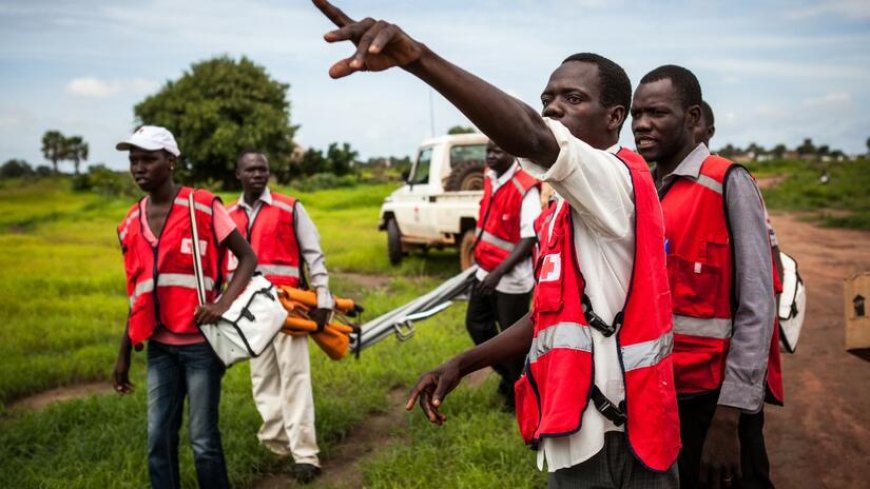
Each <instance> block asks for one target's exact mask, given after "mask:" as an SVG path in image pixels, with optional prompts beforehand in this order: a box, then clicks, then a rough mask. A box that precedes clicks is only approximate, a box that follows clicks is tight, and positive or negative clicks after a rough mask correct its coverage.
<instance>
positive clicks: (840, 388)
mask: <svg viewBox="0 0 870 489" xmlns="http://www.w3.org/2000/svg"><path fill="white" fill-rule="evenodd" d="M771 218H772V221H773V226H774V229H775V230H776V232H777V236H778V237H779V240H780V242H781V246H782V248H783V250H784V251H786V252H787V253H789V254H791V255H793V256H795V258H796V259H797V261H798V265H799V270H800V273H801V276H802V277H803V279H804V281H805V283H806V285H807V295H808V310H807V318H806V321H805V323H804V329H803V332H802V335H801V339H800V344H799V345H798V350H797V353H796V354H794V355H784V359H783V364H784V377H785V391H786V393H785V395H786V404H785V407H781V408H780V407H768V408H767V409H766V410H765V413H766V421H767V426H766V433H767V449H768V453H769V454H770V459H771V472H772V474H773V482H774V483H775V484H776V486H777V487H778V488H786V489H789V488H801V489H804V488H805V489H814V488H837V489H839V488H844V489H845V488H849V489H852V488H865V487H870V362H866V361H863V360H860V359H858V358H857V357H855V356H853V355H850V354H848V353H846V351H845V347H844V313H843V279H844V278H846V277H849V276H851V275H853V274H855V273H858V272H862V271H867V270H870V233H868V232H859V231H848V230H841V229H821V228H818V227H816V226H813V225H810V224H807V223H804V222H800V221H798V220H796V219H795V218H794V217H793V216H789V215H782V214H780V215H776V214H774V215H773V216H771Z"/></svg>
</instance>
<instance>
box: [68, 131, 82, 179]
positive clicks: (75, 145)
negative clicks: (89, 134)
mask: <svg viewBox="0 0 870 489" xmlns="http://www.w3.org/2000/svg"><path fill="white" fill-rule="evenodd" d="M64 156H65V158H64V159H67V160H72V162H73V165H74V168H75V174H76V175H78V174H79V165H80V164H81V162H82V161H85V160H87V159H88V143H86V142H85V140H84V139H83V138H82V137H81V136H72V137H69V138H66V140H65V141H64Z"/></svg>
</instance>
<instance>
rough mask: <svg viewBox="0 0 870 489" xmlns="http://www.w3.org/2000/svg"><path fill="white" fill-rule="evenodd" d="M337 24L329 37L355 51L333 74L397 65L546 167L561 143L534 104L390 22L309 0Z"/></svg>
mask: <svg viewBox="0 0 870 489" xmlns="http://www.w3.org/2000/svg"><path fill="white" fill-rule="evenodd" d="M312 1H313V2H314V4H315V5H316V6H317V8H318V9H320V11H321V12H323V14H324V15H326V17H328V18H329V20H331V21H332V22H333V23H334V24H335V25H336V26H337V27H338V29H336V30H334V31H331V32H328V33H327V34H326V35H325V36H324V39H326V41H327V42H331V43H332V42H340V41H351V42H352V43H354V44H355V45H356V51H355V52H354V54H353V56H351V57H349V58H345V59H342V60H339V61H338V62H336V63H335V64H333V65H332V67H331V68H330V69H329V75H330V76H331V77H333V78H341V77H345V76H348V75H352V74H353V73H356V72H358V71H383V70H386V69H389V68H393V67H397V66H398V67H401V68H403V69H404V70H406V71H408V72H410V73H412V74H414V75H415V76H417V77H418V78H420V79H421V80H423V81H424V82H426V83H427V84H428V85H430V86H431V87H432V88H434V89H435V90H437V91H438V92H439V93H441V95H443V96H444V97H445V98H446V99H447V100H449V101H450V102H451V103H452V104H453V105H454V106H456V108H458V109H459V110H460V111H461V112H462V113H463V114H465V116H466V117H468V119H469V120H471V122H473V123H474V124H475V125H476V126H477V127H478V128H479V129H480V130H481V131H482V132H483V133H484V134H486V135H487V136H489V138H490V139H492V140H493V141H494V142H495V143H496V144H497V145H498V146H499V147H501V148H502V149H504V150H505V151H506V152H508V153H510V154H513V155H514V156H517V157H520V158H528V159H530V160H532V161H533V162H535V163H537V164H539V165H541V166H544V167H547V168H549V167H550V165H552V164H553V162H555V161H556V157H558V156H559V145H558V144H557V143H556V139H555V138H554V137H553V135H552V133H551V132H550V129H549V128H547V126H546V125H545V124H544V122H543V120H542V118H541V116H540V115H539V114H538V112H537V111H536V110H534V109H533V108H531V107H529V106H528V105H526V104H525V103H523V102H521V101H520V100H518V99H516V98H514V97H512V96H510V95H508V94H506V93H505V92H503V91H501V90H499V89H498V88H496V87H494V86H493V85H490V84H489V83H487V82H486V81H484V80H482V79H480V78H478V77H476V76H474V75H473V74H471V73H469V72H467V71H465V70H463V69H462V68H459V67H458V66H456V65H454V64H452V63H450V62H449V61H447V60H445V59H443V58H441V57H440V56H438V55H437V54H435V53H434V52H433V51H431V50H430V49H429V48H428V47H426V45H424V44H423V43H420V42H418V41H416V40H414V39H413V38H411V36H409V35H408V34H406V33H405V32H404V31H402V29H401V28H399V27H398V26H396V25H394V24H390V23H387V22H384V21H383V20H378V21H375V20H374V19H371V18H365V19H363V20H361V21H354V20H353V19H351V18H350V17H348V16H347V15H346V14H345V13H344V12H342V11H341V10H340V9H338V8H337V7H335V6H333V5H332V4H330V3H329V2H328V1H326V0H312Z"/></svg>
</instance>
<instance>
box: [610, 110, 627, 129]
mask: <svg viewBox="0 0 870 489" xmlns="http://www.w3.org/2000/svg"><path fill="white" fill-rule="evenodd" d="M627 113H628V111H627V110H625V106H623V105H614V106H613V107H611V108H609V109H607V129H608V130H609V131H619V128H620V127H622V123H623V122H625V115H626V114H627Z"/></svg>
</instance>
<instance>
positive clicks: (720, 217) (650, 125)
mask: <svg viewBox="0 0 870 489" xmlns="http://www.w3.org/2000/svg"><path fill="white" fill-rule="evenodd" d="M631 115H632V131H633V132H634V137H635V141H636V143H637V148H638V151H639V152H640V153H641V154H642V155H643V156H644V158H646V159H647V161H651V162H655V164H656V167H655V171H654V176H655V181H656V186H657V188H658V192H659V196H660V198H661V202H662V210H663V211H664V215H665V229H666V238H667V242H666V243H667V250H668V251H667V253H668V273H669V278H670V285H671V293H672V296H673V315H674V355H673V357H674V374H675V378H676V388H677V393H678V395H679V406H680V424H681V435H682V441H683V451H682V453H681V454H680V460H679V469H680V482H681V486H682V487H684V488H695V487H706V486H708V485H709V486H711V487H720V485H721V486H724V487H741V488H761V487H765V488H766V487H772V484H771V483H770V480H769V478H768V472H769V464H768V461H767V454H766V451H765V447H764V437H763V431H762V428H763V425H764V414H763V411H762V407H763V403H764V397H765V390H766V386H767V379H768V375H767V374H768V359H769V356H770V352H771V341H772V335H773V331H774V330H773V320H774V290H773V278H772V269H773V265H772V261H771V255H770V242H769V240H768V232H767V227H766V224H765V214H764V205H763V201H762V199H761V195H760V193H759V191H758V189H757V187H756V186H755V182H754V180H753V179H752V177H751V176H750V175H749V172H747V171H746V169H744V168H743V167H741V166H739V165H735V164H734V163H732V162H731V161H728V160H726V159H724V158H720V157H718V156H713V155H711V154H710V151H709V149H708V148H707V146H706V145H705V144H704V143H703V142H698V141H697V140H696V135H695V131H696V129H697V128H698V126H699V124H700V121H701V118H702V109H701V88H700V85H699V84H698V80H697V78H695V76H694V75H693V74H692V73H691V72H690V71H689V70H687V69H685V68H682V67H679V66H673V65H666V66H662V67H659V68H656V69H655V70H653V71H651V72H650V73H648V74H647V75H646V76H644V77H643V79H641V82H640V85H639V86H638V88H637V91H636V92H635V94H634V100H633V103H632V108H631ZM774 377H776V379H775V378H774ZM770 379H771V381H777V380H778V379H779V377H778V376H774V375H771V376H770ZM771 387H774V386H773V385H771ZM780 392H781V391H780Z"/></svg>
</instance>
